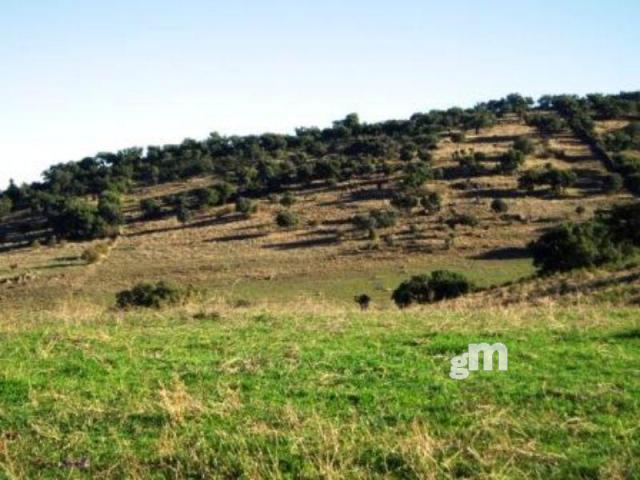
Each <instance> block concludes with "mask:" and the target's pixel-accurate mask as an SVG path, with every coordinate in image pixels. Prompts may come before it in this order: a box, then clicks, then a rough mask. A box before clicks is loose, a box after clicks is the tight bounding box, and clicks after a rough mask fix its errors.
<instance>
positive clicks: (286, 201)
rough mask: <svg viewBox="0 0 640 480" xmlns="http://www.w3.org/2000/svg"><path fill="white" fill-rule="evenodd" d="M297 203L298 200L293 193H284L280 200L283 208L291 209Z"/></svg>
mask: <svg viewBox="0 0 640 480" xmlns="http://www.w3.org/2000/svg"><path fill="white" fill-rule="evenodd" d="M294 203H296V198H295V197H294V196H293V194H292V193H291V192H284V194H283V195H282V198H280V205H282V206H283V207H290V206H291V205H293V204H294Z"/></svg>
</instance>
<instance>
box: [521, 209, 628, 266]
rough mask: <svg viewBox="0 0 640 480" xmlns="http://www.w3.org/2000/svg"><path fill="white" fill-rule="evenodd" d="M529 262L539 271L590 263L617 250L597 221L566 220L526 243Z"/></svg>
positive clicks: (614, 256)
mask: <svg viewBox="0 0 640 480" xmlns="http://www.w3.org/2000/svg"><path fill="white" fill-rule="evenodd" d="M529 249H530V250H531V253H532V254H533V263H534V265H535V266H536V267H538V269H539V270H540V271H541V272H542V273H550V272H562V271H568V270H572V269H574V268H581V267H592V266H595V265H600V264H602V263H605V262H608V261H611V260H614V259H617V258H619V256H620V254H621V250H620V249H619V248H618V247H617V246H616V245H615V244H614V243H613V242H612V241H611V239H610V237H609V236H608V229H607V228H606V226H605V225H603V224H602V223H600V222H595V221H590V222H585V223H582V224H572V223H568V224H565V225H561V226H560V227H557V228H554V229H552V230H550V231H548V232H547V233H545V234H543V235H542V236H541V237H540V238H539V239H537V240H536V241H534V242H532V243H531V244H530V245H529Z"/></svg>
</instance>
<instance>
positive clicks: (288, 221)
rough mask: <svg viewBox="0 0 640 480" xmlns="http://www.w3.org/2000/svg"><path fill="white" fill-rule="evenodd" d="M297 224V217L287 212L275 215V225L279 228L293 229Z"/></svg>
mask: <svg viewBox="0 0 640 480" xmlns="http://www.w3.org/2000/svg"><path fill="white" fill-rule="evenodd" d="M298 222H299V218H298V216H297V215H296V214H295V213H293V212H290V211H288V210H284V211H282V212H278V214H277V215H276V223H277V224H278V226H279V227H280V228H290V227H295V226H296V225H297V224H298Z"/></svg>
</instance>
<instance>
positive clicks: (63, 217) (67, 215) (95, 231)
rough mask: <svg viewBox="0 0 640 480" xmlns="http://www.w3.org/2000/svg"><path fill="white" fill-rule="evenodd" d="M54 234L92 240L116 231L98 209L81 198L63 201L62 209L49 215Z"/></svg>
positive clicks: (68, 237)
mask: <svg viewBox="0 0 640 480" xmlns="http://www.w3.org/2000/svg"><path fill="white" fill-rule="evenodd" d="M49 222H50V224H51V226H52V228H53V232H54V234H55V235H56V236H57V237H59V238H67V239H69V240H92V239H94V238H101V237H106V236H108V235H110V234H112V233H114V231H113V229H112V228H111V226H110V225H109V224H108V223H107V222H106V221H104V220H103V219H102V218H101V217H100V216H99V214H98V209H97V208H96V207H94V206H92V205H90V204H89V203H87V202H85V201H84V200H81V199H79V198H72V199H70V200H67V201H65V202H64V203H63V205H62V206H61V208H60V210H59V211H57V212H54V213H52V214H51V215H50V216H49Z"/></svg>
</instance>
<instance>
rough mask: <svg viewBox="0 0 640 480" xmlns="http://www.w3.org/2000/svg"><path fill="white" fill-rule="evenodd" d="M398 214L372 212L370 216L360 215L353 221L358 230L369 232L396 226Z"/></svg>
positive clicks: (389, 211) (387, 211) (388, 211)
mask: <svg viewBox="0 0 640 480" xmlns="http://www.w3.org/2000/svg"><path fill="white" fill-rule="evenodd" d="M396 220H397V214H396V212H395V211H394V210H378V209H376V210H371V211H370V212H369V213H368V214H366V215H364V214H358V215H356V216H354V217H353V218H352V219H351V222H352V223H353V226H354V227H355V228H356V229H358V230H363V231H369V230H375V229H377V228H389V227H392V226H394V225H395V224H396Z"/></svg>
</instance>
